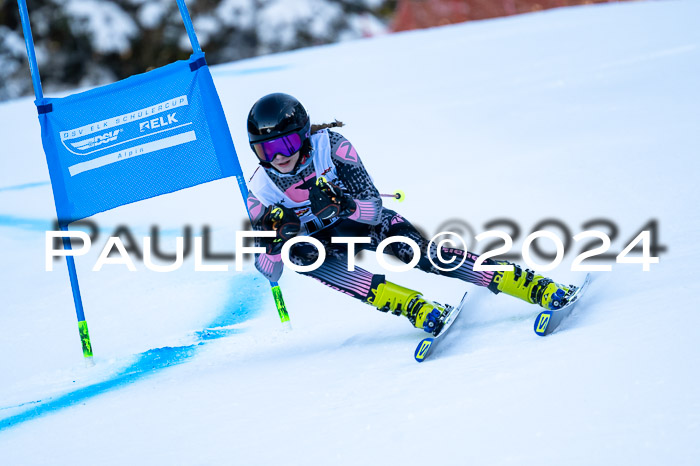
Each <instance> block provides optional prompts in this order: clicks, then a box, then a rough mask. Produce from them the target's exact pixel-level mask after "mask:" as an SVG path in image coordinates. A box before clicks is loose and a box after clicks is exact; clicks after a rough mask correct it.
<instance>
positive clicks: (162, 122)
mask: <svg viewBox="0 0 700 466" xmlns="http://www.w3.org/2000/svg"><path fill="white" fill-rule="evenodd" d="M175 113H176V112H173V113H171V114H169V115H168V116H167V117H158V118H152V119H150V120H148V121H144V122H143V123H141V124H139V131H141V132H142V133H143V132H144V131H146V130H149V129H156V128H160V127H161V126H169V125H171V124H173V123H179V121H177V119H176V118H175ZM166 118H167V119H166Z"/></svg>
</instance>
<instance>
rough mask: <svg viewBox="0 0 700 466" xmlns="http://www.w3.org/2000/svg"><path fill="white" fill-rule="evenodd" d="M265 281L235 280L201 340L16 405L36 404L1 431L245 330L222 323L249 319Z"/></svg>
mask: <svg viewBox="0 0 700 466" xmlns="http://www.w3.org/2000/svg"><path fill="white" fill-rule="evenodd" d="M263 281H264V280H262V277H260V276H257V275H250V276H243V277H241V278H240V279H239V280H236V281H234V282H233V283H232V286H231V289H230V291H229V298H228V299H227V300H226V305H225V306H224V308H223V309H222V311H221V313H219V315H218V316H217V317H216V319H214V321H213V322H211V324H210V325H209V326H207V328H206V329H204V330H202V331H199V332H196V333H195V335H196V337H197V338H198V340H199V341H198V342H197V343H195V344H193V345H189V346H178V347H169V346H167V347H164V348H157V349H152V350H149V351H146V352H145V353H141V354H140V355H139V356H138V359H137V360H136V361H135V362H134V363H133V364H132V365H130V366H128V367H127V368H125V369H123V370H122V371H120V372H117V373H116V374H114V375H113V376H112V377H111V378H110V379H108V380H104V381H102V382H98V383H95V384H92V385H88V386H86V387H82V388H79V389H77V390H74V391H72V392H70V393H66V394H65V395H61V396H59V397H57V398H50V399H49V400H47V401H46V402H45V403H41V400H39V401H35V402H28V403H22V404H21V405H18V406H14V407H15V408H16V407H19V406H23V405H27V404H34V406H32V407H31V408H28V409H27V410H25V411H23V412H21V413H19V414H15V415H13V416H10V417H7V418H5V419H2V420H0V431H3V430H6V429H9V428H11V427H14V426H17V425H18V424H22V423H24V422H27V421H30V420H32V419H36V418H39V417H42V416H44V415H46V414H50V413H52V412H55V411H58V410H61V409H63V408H69V407H71V406H74V405H76V404H79V403H81V402H84V401H85V400H88V399H90V398H93V397H95V396H98V395H102V394H103V393H107V392H109V391H111V390H114V389H117V388H121V387H124V386H126V385H129V384H131V383H134V382H137V381H139V380H141V379H145V378H147V377H148V376H151V375H154V374H155V373H157V372H158V371H160V370H162V369H165V368H167V367H171V366H175V365H178V364H182V363H184V362H187V361H188V360H190V359H191V358H192V357H193V356H194V355H195V354H196V353H197V350H198V349H199V348H200V347H201V346H203V345H205V344H206V343H207V342H209V341H212V340H216V339H218V338H222V337H226V336H229V335H232V334H235V333H239V332H241V330H237V329H230V328H220V327H226V326H230V325H234V324H239V323H241V322H245V321H246V320H249V319H251V318H252V317H254V316H255V315H256V314H257V313H258V312H259V311H260V309H261V308H262V305H263V303H264V299H263V296H265V287H264V286H261V285H259V284H260V283H262V282H263ZM256 285H257V286H256ZM251 290H257V292H251ZM251 300H252V302H251ZM38 403H40V404H38ZM37 404H38V405H37ZM2 409H5V408H0V410H2Z"/></svg>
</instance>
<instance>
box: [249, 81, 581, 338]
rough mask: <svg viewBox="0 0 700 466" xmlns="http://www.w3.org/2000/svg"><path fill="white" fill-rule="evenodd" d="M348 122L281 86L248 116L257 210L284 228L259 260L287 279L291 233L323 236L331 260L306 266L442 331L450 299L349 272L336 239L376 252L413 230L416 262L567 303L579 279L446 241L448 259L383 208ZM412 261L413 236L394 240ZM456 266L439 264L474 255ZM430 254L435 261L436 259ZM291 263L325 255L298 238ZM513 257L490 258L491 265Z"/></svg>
mask: <svg viewBox="0 0 700 466" xmlns="http://www.w3.org/2000/svg"><path fill="white" fill-rule="evenodd" d="M335 126H342V123H333V124H330V125H314V126H312V125H311V124H310V119H309V116H308V114H307V112H306V110H305V109H304V107H303V106H302V104H301V103H300V102H299V101H298V100H297V99H295V98H294V97H292V96H290V95H287V94H282V93H275V94H269V95H266V96H264V97H262V98H261V99H260V100H258V101H257V102H256V103H255V104H254V105H253V107H252V108H251V110H250V113H249V114H248V138H249V141H250V147H251V148H252V150H253V152H254V153H255V155H256V156H257V157H258V161H259V162H260V165H261V166H262V170H260V169H258V170H256V171H255V173H254V174H253V176H252V178H251V180H250V193H249V196H248V200H247V203H248V209H249V211H250V214H251V218H252V223H253V227H254V228H255V229H256V230H268V231H275V232H276V236H275V237H274V238H262V239H258V241H257V245H259V246H264V247H265V249H266V252H265V253H264V254H258V255H256V259H255V266H256V268H257V269H258V270H259V271H260V272H261V273H262V274H263V275H265V277H267V278H268V279H270V280H271V281H277V280H278V279H279V277H280V275H281V274H282V270H283V263H282V260H281V255H280V251H281V250H282V245H283V244H284V242H285V241H287V240H289V239H290V238H292V237H294V236H296V235H308V236H313V237H314V238H316V239H318V240H319V241H320V242H321V243H322V244H323V245H324V246H325V250H326V259H325V261H323V263H322V265H321V266H320V267H319V268H317V269H316V270H314V271H312V272H303V274H304V275H309V276H311V277H313V278H315V279H317V280H318V281H320V282H321V283H323V284H325V285H328V286H330V287H331V288H333V289H335V290H338V291H340V292H342V293H345V294H347V295H349V296H352V297H354V298H357V299H359V300H361V301H363V302H366V303H368V304H371V305H372V306H374V307H376V308H377V309H379V310H380V311H384V312H387V311H391V312H392V313H393V314H395V315H404V316H406V317H408V319H409V320H410V321H411V323H412V324H413V325H414V326H415V327H417V328H420V329H424V330H425V331H427V332H431V333H434V334H437V333H438V332H439V331H440V328H441V326H442V320H441V316H442V315H443V313H445V311H446V307H445V306H443V305H441V304H439V303H436V302H434V301H430V300H428V299H426V298H424V297H423V296H422V294H421V293H420V292H419V291H416V290H411V289H408V288H405V287H402V286H400V285H397V284H395V283H392V282H389V281H387V280H386V279H385V277H384V275H377V274H372V273H371V272H368V271H367V270H363V269H361V268H358V267H356V268H355V270H354V271H352V272H350V271H348V270H347V268H348V267H347V263H348V262H347V259H348V258H347V245H346V244H342V243H341V244H336V243H331V238H332V237H348V236H356V237H369V238H370V239H371V243H369V244H362V245H358V248H363V249H368V250H372V251H373V250H376V248H377V245H378V244H379V243H380V242H381V241H382V240H383V239H385V238H388V237H391V236H406V237H408V238H411V239H412V240H414V241H415V242H416V243H417V244H418V245H419V247H420V251H421V256H420V260H419V262H418V265H417V266H416V267H417V268H419V269H420V270H423V271H425V272H431V273H435V274H438V275H444V276H447V277H454V278H459V279H461V280H463V281H466V282H469V283H473V284H475V285H479V286H485V287H488V288H489V289H490V290H491V291H492V292H493V293H496V294H498V293H500V292H503V293H506V294H509V295H511V296H515V297H517V298H520V299H522V300H524V301H527V302H529V303H533V304H538V305H540V306H542V307H543V308H545V309H557V308H559V307H561V306H562V305H563V304H565V303H566V298H567V297H568V295H569V294H570V293H572V292H573V291H575V290H576V287H565V286H562V285H559V284H557V283H555V282H553V281H552V280H551V279H549V278H545V277H543V276H541V275H535V273H534V272H532V271H530V270H525V271H523V270H522V268H521V267H519V266H518V265H515V264H513V265H514V270H513V271H509V272H477V271H474V270H473V267H474V261H475V260H476V259H477V257H478V256H477V255H475V254H471V253H465V252H464V251H461V250H456V249H451V248H450V249H448V248H443V251H442V257H443V258H444V259H445V262H443V261H442V260H440V257H439V255H438V252H437V247H436V246H435V244H432V245H431V248H430V249H429V248H428V244H429V242H428V240H426V239H425V238H423V236H422V235H421V234H420V233H419V232H418V231H417V230H416V228H415V227H413V225H411V223H410V222H409V221H408V220H406V219H405V218H403V217H402V216H401V215H399V214H398V213H396V212H394V211H393V210H390V209H387V208H386V207H383V206H382V201H381V197H380V195H379V192H378V191H377V188H376V187H375V186H374V184H373V182H372V179H371V178H370V176H369V174H368V173H367V171H366V170H365V167H364V166H363V164H362V162H361V161H360V158H359V156H358V155H357V152H356V151H355V148H354V147H353V146H352V145H351V144H350V142H349V141H348V140H347V139H345V138H344V137H343V136H342V135H340V134H338V133H336V132H334V131H330V130H329V128H331V127H335ZM386 252H387V253H390V254H393V255H394V256H396V257H397V258H398V259H400V260H401V261H403V262H404V263H409V262H410V261H411V259H412V258H413V250H412V249H411V247H410V246H409V245H407V244H405V243H392V244H391V246H390V247H387V249H386ZM465 254H466V259H465V260H464V262H463V263H462V265H461V266H460V267H459V268H457V269H456V270H453V271H449V272H446V271H441V270H439V269H438V268H436V267H435V266H434V265H433V264H438V265H440V264H442V265H441V268H448V267H449V266H450V260H452V259H456V261H455V263H459V261H461V260H462V258H464V256H465ZM429 257H430V258H431V259H432V262H433V264H431V262H430V260H429ZM289 258H290V261H291V262H292V263H294V264H296V265H309V264H312V263H314V262H315V261H316V259H317V258H318V251H317V249H316V248H315V247H314V246H313V245H311V244H309V243H297V244H295V245H293V246H292V248H291V249H290V251H289ZM496 263H499V264H507V263H506V262H495V261H492V260H490V259H487V260H486V261H484V264H496Z"/></svg>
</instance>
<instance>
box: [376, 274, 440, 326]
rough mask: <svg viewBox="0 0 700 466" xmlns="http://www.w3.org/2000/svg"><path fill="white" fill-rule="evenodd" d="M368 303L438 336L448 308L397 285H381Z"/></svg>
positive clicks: (385, 283)
mask: <svg viewBox="0 0 700 466" xmlns="http://www.w3.org/2000/svg"><path fill="white" fill-rule="evenodd" d="M372 292H373V296H372V295H370V297H369V298H368V299H367V302H368V303H369V304H371V305H372V306H374V307H376V308H377V309H379V310H380V311H382V312H389V311H391V313H392V314H394V315H397V316H398V315H404V316H406V317H408V320H410V321H411V323H412V324H413V326H414V327H416V328H420V329H423V330H425V331H426V332H429V333H432V334H433V335H437V334H438V333H439V332H440V329H442V325H443V323H444V317H445V315H446V314H447V311H448V309H449V308H448V307H447V306H443V305H442V304H440V303H436V302H433V301H428V300H427V299H425V298H423V295H421V294H420V292H418V291H415V290H411V289H409V288H404V287H403V286H399V285H397V284H395V283H391V282H384V283H380V284H379V286H378V287H377V289H376V290H372Z"/></svg>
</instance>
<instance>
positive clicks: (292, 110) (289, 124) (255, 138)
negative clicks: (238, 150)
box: [248, 92, 311, 152]
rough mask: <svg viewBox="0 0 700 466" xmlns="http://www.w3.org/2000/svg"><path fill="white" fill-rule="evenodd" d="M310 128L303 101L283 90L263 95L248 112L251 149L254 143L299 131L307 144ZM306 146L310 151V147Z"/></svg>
mask: <svg viewBox="0 0 700 466" xmlns="http://www.w3.org/2000/svg"><path fill="white" fill-rule="evenodd" d="M310 128H311V120H310V119H309V115H308V114H307V113H306V109H305V108H304V106H303V105H302V104H301V102H299V101H298V100H297V99H296V98H294V97H292V96H291V95H289V94H283V93H281V92H276V93H274V94H268V95H266V96H264V97H261V98H260V99H259V100H258V101H257V102H255V103H254V104H253V107H252V108H251V109H250V113H248V141H249V142H250V146H251V149H253V144H257V143H261V142H265V141H271V140H273V139H277V138H280V137H282V136H286V135H288V134H292V133H299V134H300V135H301V137H302V140H303V141H304V142H305V146H306V145H307V144H308V143H307V140H308V138H309V132H310ZM306 148H307V152H308V147H306ZM253 152H255V150H254V149H253Z"/></svg>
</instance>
